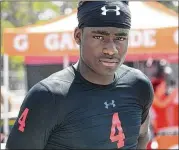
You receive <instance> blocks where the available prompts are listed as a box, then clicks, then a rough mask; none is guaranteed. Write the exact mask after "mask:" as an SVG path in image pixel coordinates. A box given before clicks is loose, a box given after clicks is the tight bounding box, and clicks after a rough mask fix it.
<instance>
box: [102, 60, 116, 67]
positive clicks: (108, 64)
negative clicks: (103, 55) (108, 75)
mask: <svg viewBox="0 0 179 150" xmlns="http://www.w3.org/2000/svg"><path fill="white" fill-rule="evenodd" d="M99 61H100V63H102V64H103V65H104V66H106V67H115V66H116V65H117V64H118V60H116V59H100V60H99Z"/></svg>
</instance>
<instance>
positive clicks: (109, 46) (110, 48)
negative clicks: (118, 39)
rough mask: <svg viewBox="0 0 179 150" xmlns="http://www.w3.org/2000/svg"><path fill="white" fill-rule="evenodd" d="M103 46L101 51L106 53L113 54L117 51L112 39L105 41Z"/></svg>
mask: <svg viewBox="0 0 179 150" xmlns="http://www.w3.org/2000/svg"><path fill="white" fill-rule="evenodd" d="M105 42H106V43H105V46H104V48H103V53H104V54H106V55H110V56H111V55H115V54H116V53H118V50H117V49H116V45H115V43H114V41H113V40H112V39H110V40H108V41H105Z"/></svg>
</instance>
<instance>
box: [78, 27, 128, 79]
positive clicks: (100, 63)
mask: <svg viewBox="0 0 179 150" xmlns="http://www.w3.org/2000/svg"><path fill="white" fill-rule="evenodd" d="M128 35H129V29H122V28H115V27H86V28H84V29H83V30H82V29H79V28H76V30H75V39H76V42H77V43H78V44H79V45H80V60H81V61H82V62H83V63H85V65H86V66H87V67H89V68H90V69H92V70H93V71H94V72H96V73H98V74H100V75H113V74H114V72H115V71H116V69H117V67H118V66H119V65H121V64H122V63H123V62H124V59H125V56H126V53H127V47H128Z"/></svg>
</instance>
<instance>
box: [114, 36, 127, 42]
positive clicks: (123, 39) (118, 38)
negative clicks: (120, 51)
mask: <svg viewBox="0 0 179 150" xmlns="http://www.w3.org/2000/svg"><path fill="white" fill-rule="evenodd" d="M126 39H127V37H116V39H115V40H119V41H125V40H126Z"/></svg>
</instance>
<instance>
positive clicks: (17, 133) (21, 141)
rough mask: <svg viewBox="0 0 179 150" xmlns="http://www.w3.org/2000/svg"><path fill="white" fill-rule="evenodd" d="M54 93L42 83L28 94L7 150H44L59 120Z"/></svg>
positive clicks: (9, 139) (9, 138)
mask: <svg viewBox="0 0 179 150" xmlns="http://www.w3.org/2000/svg"><path fill="white" fill-rule="evenodd" d="M56 114H57V113H56V105H55V100H54V98H53V95H52V93H51V92H50V91H49V90H48V89H47V88H46V87H45V86H44V85H42V84H41V83H38V84H36V85H35V86H34V87H33V88H32V89H31V90H30V91H29V92H28V94H27V96H26V98H25V99H24V101H23V104H22V106H21V108H20V112H19V115H18V118H17V120H16V122H15V124H14V127H13V128H12V130H11V132H10V135H9V137H8V141H7V144H6V148H7V149H43V148H44V147H45V145H46V142H47V139H48V137H49V134H50V132H51V130H52V129H53V128H54V126H55V124H56V122H57V121H56V120H57V117H56V116H57V115H56Z"/></svg>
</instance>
